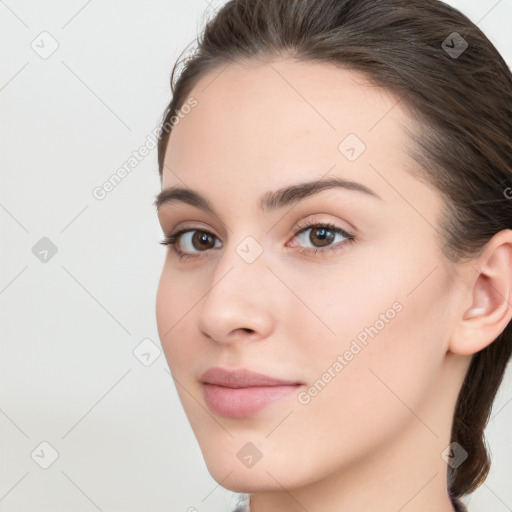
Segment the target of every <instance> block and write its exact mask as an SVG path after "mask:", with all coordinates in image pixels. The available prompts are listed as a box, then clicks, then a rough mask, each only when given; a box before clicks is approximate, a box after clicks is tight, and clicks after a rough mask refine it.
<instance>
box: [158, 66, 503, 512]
mask: <svg viewBox="0 0 512 512" xmlns="http://www.w3.org/2000/svg"><path fill="white" fill-rule="evenodd" d="M219 71H220V73H219ZM191 96H193V97H194V98H196V99H197V102H198V103H197V106H196V107H195V108H193V109H192V110H191V111H190V113H188V114H187V115H186V116H185V117H184V118H183V119H181V120H180V121H179V123H178V124H177V125H176V126H175V127H174V128H173V131H172V135H171V137H170V139H169V144H168V147H167V152H166V157H165V169H164V173H163V181H162V188H166V187H170V186H183V187H189V188H192V189H194V190H195V191H197V192H199V193H200V194H202V195H204V196H205V197H206V198H207V199H208V200H209V201H210V203H211V204H212V205H213V207H214V208H215V210H216V212H217V213H218V217H216V216H214V215H212V214H209V213H205V212H203V211H202V210H200V209H198V208H196V207H193V206H191V205H187V204H183V203H172V204H164V205H162V206H161V207H160V208H159V211H158V216H159V220H160V223H161V226H162V229H163V231H164V233H166V234H170V233H171V232H172V231H175V230H176V229H178V228H184V227H188V226H190V229H192V230H193V229H199V230H201V229H204V230H207V231H208V232H210V233H212V234H213V235H214V238H213V240H216V242H215V244H213V243H212V245H211V247H212V248H210V249H207V250H206V251H205V250H204V249H202V248H201V246H200V245H199V244H198V243H196V244H195V245H194V244H193V243H192V242H191V241H190V237H188V238H187V240H188V241H184V240H182V247H181V248H182V250H184V251H187V252H189V253H195V254H199V256H198V257H196V258H191V259H188V260H180V259H179V258H178V256H177V255H176V253H175V252H174V251H173V247H172V246H169V247H168V248H167V251H168V252H167V255H166V259H165V263H164V267H163V271H162V275H161V280H160V284H159V288H158V293H157V305H156V306H157V323H158V330H159V334H160V339H161V342H162V347H163V349H164V351H165V356H166V358H167V362H168V365H169V368H170V370H171V373H172V376H173V378H174V379H175V382H176V386H177V391H178V393H179V396H180V399H181V402H182V404H183V407H184V410H185V412H186V414H187V417H188V418H189V421H190V425H191V427H192V429H193V431H194V434H195V436H196V437H197V440H198V442H199V445H200V447H201V450H202V453H203V456H204V459H205V462H206V465H207V467H208V470H209V472H210V473H211V475H212V476H213V478H214V479H215V480H216V481H218V482H219V483H221V485H222V486H224V487H226V488H227V489H231V490H234V491H238V492H248V493H251V512H264V511H266V512H268V511H279V512H295V511H304V510H307V511H308V512H320V511H321V512H335V511H336V512H337V511H340V510H346V511H350V512H363V511H365V512H366V511H369V510H379V511H380V512H387V511H390V512H391V511H393V512H396V511H398V510H400V511H401V512H412V511H415V512H423V511H425V512H426V511H435V512H448V511H451V510H453V509H452V506H451V503H450V500H449V497H448V494H447V486H446V472H447V464H446V462H445V461H444V460H443V458H442V457H441V453H442V452H443V451H444V450H445V448H446V447H447V446H448V445H449V444H450V430H451V420H452V415H453V411H454V408H455V404H456V399H457V396H458V393H459V390H460V387H461V384H462V382H463V379H464V376H465V373H466V371H467V368H468V366H469V363H470V360H471V355H472V354H474V353H476V352H478V351H479V350H481V349H482V348H485V346H487V345H488V344H489V343H491V342H492V341H493V340H494V339H495V338H496V337H497V336H498V334H499V333H500V332H501V331H502V330H503V329H504V328H505V326H506V325H507V323H508V321H509V320H510V317H511V316H512V311H511V307H510V304H509V303H508V301H507V298H508V297H509V290H510V288H511V282H510V281H511V280H510V275H511V272H510V268H511V264H510V262H511V242H512V236H511V232H510V231H508V230H507V231H504V232H501V233H499V234H497V235H496V236H495V237H494V238H493V239H492V240H491V241H490V242H489V244H487V246H486V250H485V251H484V252H483V253H482V254H481V255H480V256H479V257H478V258H477V259H473V260H470V261H467V262H465V263H457V264H456V263H454V262H451V261H449V260H448V259H447V258H446V257H445V255H444V254H443V252H442V250H441V244H440V241H439V240H440V239H439V223H440V219H441V217H440V215H441V208H442V206H443V200H442V198H441V195H440V193H439V192H438V191H437V189H435V188H434V187H432V186H429V185H428V184H427V183H426V182H424V181H420V180H419V179H417V178H415V177H414V176H413V174H412V173H411V172H409V171H410V170H414V169H415V167H414V166H415V163H414V162H413V161H412V159H411V158H409V157H408V155H407V153H406V148H407V147H408V144H409V141H408V139H407V137H406V134H405V132H404V130H403V126H402V123H407V124H408V125H409V126H411V125H413V123H414V121H413V120H412V118H411V117H410V116H409V114H408V111H407V109H406V108H405V107H404V106H403V105H402V104H401V103H399V102H398V103H397V98H395V97H394V96H393V95H392V94H391V93H390V92H388V91H385V90H383V89H380V88H377V87H375V86H374V85H371V84H369V83H368V82H367V81H366V80H365V78H364V76H363V75H361V74H359V73H356V72H354V71H349V70H345V69H342V68H339V67H334V66H331V65H328V64H325V63H313V62H309V63H304V62H303V63H299V62H296V61H293V60H291V59H276V60H272V61H247V62H245V63H237V64H230V65H229V66H228V67H226V68H224V69H223V70H216V71H215V72H211V73H210V74H208V75H205V76H204V77H203V78H202V79H201V80H200V81H199V82H198V84H196V86H195V87H194V88H193V90H192V91H191ZM350 133H352V134H356V135H357V137H358V138H359V139H360V140H361V141H363V142H364V144H365V146H366V149H365V151H364V152H363V153H362V154H361V155H360V156H359V157H358V158H357V159H356V160H355V161H349V160H348V159H347V158H346V157H345V156H344V154H342V152H340V151H339V149H338V146H339V144H340V142H341V141H342V140H343V139H344V138H345V137H346V136H347V135H348V134H350ZM331 176H337V177H340V178H344V179H349V180H353V181H357V182H359V183H361V184H363V185H365V186H367V187H369V188H370V189H372V190H373V191H374V192H375V193H376V194H378V196H379V197H380V199H379V198H376V197H373V196H371V195H368V194H364V193H362V192H359V191H354V190H346V189H342V188H337V189H331V190H324V191H322V192H320V193H318V194H316V195H313V196H310V197H308V198H305V199H302V200H300V201H299V202H298V203H296V204H293V205H288V206H286V207H284V208H281V209H279V210H275V211H269V212H266V213H261V212H260V211H259V209H258V206H257V205H258V201H259V199H260V197H261V196H263V195H264V194H265V193H266V192H268V191H273V190H277V189H279V188H281V187H285V186H287V185H291V184H295V183H297V182H301V181H307V180H313V179H315V180H316V179H320V178H326V177H331ZM305 220H314V221H315V222H318V223H319V224H321V223H323V222H330V223H333V224H335V225H336V226H339V227H341V228H343V229H345V230H347V231H349V232H351V233H353V234H354V237H355V238H354V241H353V242H351V243H348V244H347V243H345V245H342V243H344V240H345V239H344V238H343V237H341V236H340V235H336V238H335V240H334V241H333V242H332V243H331V246H336V245H337V246H338V249H339V250H336V251H332V252H328V253H324V254H322V253H317V254H315V253H310V254H302V253H300V252H299V251H298V250H297V249H298V248H301V247H302V248H305V249H306V250H307V249H308V248H309V249H314V248H315V244H316V247H322V245H321V242H319V239H318V237H315V230H314V229H309V231H306V232H305V233H304V234H303V235H301V236H300V237H299V236H296V235H295V233H296V232H297V224H298V223H299V222H300V223H302V222H303V221H305ZM247 236H251V237H253V238H254V239H255V240H257V242H258V243H259V244H260V246H261V249H262V251H263V252H262V254H261V255H260V256H259V257H258V258H256V259H255V261H253V262H252V263H247V262H246V261H245V260H244V259H242V257H241V256H240V255H239V253H237V251H236V249H237V246H239V245H240V244H241V242H242V241H243V240H244V239H245V238H246V237H247ZM251 247H253V246H251ZM251 250H254V249H251ZM201 251H202V252H201ZM397 303H399V304H400V305H401V310H400V311H399V312H396V314H395V315H394V317H393V318H392V319H391V320H389V319H388V322H386V323H385V325H384V327H383V328H382V329H379V330H378V333H377V334H376V335H375V336H374V337H373V338H369V339H368V342H367V345H366V346H363V345H362V344H360V345H361V346H363V348H362V350H360V351H359V352H358V353H357V355H355V356H354V357H353V358H352V360H350V361H348V362H347V364H346V366H344V368H343V370H342V371H339V372H338V373H336V372H335V371H333V370H332V367H333V363H334V362H335V361H336V360H337V357H338V355H343V354H344V353H345V352H346V351H347V350H348V349H349V348H350V346H351V343H352V341H353V340H354V339H355V338H356V337H357V335H358V334H360V333H361V332H362V331H364V329H365V328H367V327H369V326H372V325H376V321H377V320H379V318H382V317H381V315H382V314H384V315H386V311H389V309H390V308H391V309H393V308H392V305H393V304H395V306H396V304H397ZM379 325H380V324H379ZM212 366H221V367H224V368H229V369H233V368H249V369H251V370H253V371H256V372H260V373H264V374H267V375H270V376H273V377H276V378H281V379H285V380H293V381H299V382H301V383H303V386H302V387H301V388H300V390H301V391H302V392H303V395H302V396H303V397H304V396H305V395H304V392H307V390H308V389H310V388H311V386H313V385H314V383H315V381H318V379H321V378H322V375H324V374H325V373H326V371H327V369H328V368H331V377H332V375H335V377H332V378H331V379H330V381H329V382H328V383H327V384H326V385H325V387H324V388H323V389H322V390H321V391H320V392H318V393H317V394H316V395H315V396H310V400H309V402H308V403H301V402H300V401H299V399H298V393H292V394H290V395H288V396H287V397H285V398H283V399H281V400H279V401H277V402H274V403H272V404H270V405H269V406H267V407H266V408H265V409H264V410H263V411H261V412H259V413H257V414H255V415H253V416H250V417H246V418H242V419H234V418H226V417H222V416H219V415H216V414H215V413H213V412H212V411H210V410H209V409H208V407H207V405H206V402H205V400H204V397H203V393H202V387H201V383H200V382H199V377H200V375H201V374H202V373H203V372H204V371H205V370H206V369H208V368H210V367H212ZM325 379H326V380H327V377H325ZM249 442H250V443H252V444H253V445H254V446H256V447H257V448H258V449H259V451H260V452H261V454H262V457H261V459H260V460H259V461H258V462H257V463H256V464H255V465H253V466H252V467H250V468H248V467H246V466H245V465H244V464H242V463H241V461H240V460H239V458H238V457H237V452H238V451H239V450H240V449H241V448H242V447H243V446H244V445H245V444H246V443H249ZM370 482H371V484H370V485H369V483H370Z"/></svg>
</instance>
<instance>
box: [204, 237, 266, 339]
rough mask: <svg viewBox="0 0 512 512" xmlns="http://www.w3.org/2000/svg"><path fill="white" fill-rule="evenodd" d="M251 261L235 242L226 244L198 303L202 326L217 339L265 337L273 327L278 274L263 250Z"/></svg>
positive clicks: (209, 334) (209, 335) (211, 336)
mask: <svg viewBox="0 0 512 512" xmlns="http://www.w3.org/2000/svg"><path fill="white" fill-rule="evenodd" d="M248 261H250V260H246V259H244V258H243V257H242V256H240V253H239V252H237V251H236V247H235V246H231V247H229V246H226V247H225V248H224V249H223V253H222V256H220V259H219V261H218V264H217V266H216V267H215V271H213V272H212V273H211V281H210V282H209V283H208V290H207V292H206V295H205V296H204V298H203V300H202V301H201V302H200V304H199V306H198V307H199V311H200V313H199V317H198V322H199V329H200V330H201V331H202V332H203V333H204V334H205V335H207V336H208V337H209V338H212V339H213V340H215V341H216V342H217V343H222V344H230V343H234V342H236V341H240V340H247V341H255V340H258V339H264V338H266V337H267V336H269V335H270V334H271V332H272V329H273V328H274V318H275V317H274V315H275V308H274V307H273V300H272V297H275V296H276V295H275V293H274V294H273V291H272V287H273V286H274V287H275V286H276V282H275V281H276V280H275V277H274V276H273V275H272V272H271V271H270V270H269V269H268V267H267V265H266V260H265V258H264V253H263V254H261V255H260V256H259V257H258V258H257V259H256V260H254V261H252V262H248ZM273 277H274V282H273V283H272V278H273Z"/></svg>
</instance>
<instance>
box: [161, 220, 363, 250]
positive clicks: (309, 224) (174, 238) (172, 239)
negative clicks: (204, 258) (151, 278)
mask: <svg viewBox="0 0 512 512" xmlns="http://www.w3.org/2000/svg"><path fill="white" fill-rule="evenodd" d="M312 228H327V229H328V230H329V231H332V232H334V233H335V234H339V235H342V236H343V237H345V238H346V239H347V240H345V241H343V242H340V243H338V244H336V245H329V246H327V247H326V248H325V249H320V248H316V249H304V248H300V247H299V248H297V252H299V253H301V254H311V253H315V254H316V253H327V252H332V251H339V250H342V249H344V248H345V246H346V245H348V244H350V243H352V242H353V241H354V235H353V234H352V233H349V232H348V231H345V230H344V229H342V228H340V227H338V226H336V225H335V224H331V223H329V222H324V223H321V222H314V221H305V222H304V223H303V224H300V225H298V226H297V230H296V231H295V233H294V235H293V238H295V237H296V236H298V235H300V234H301V233H302V232H304V231H307V230H308V229H312ZM189 231H200V232H202V233H206V234H208V235H210V236H213V237H215V238H217V237H216V236H215V235H214V234H213V233H211V232H210V231H208V230H206V229H203V228H199V227H193V226H191V227H187V228H183V229H180V230H178V231H176V232H174V233H171V234H170V235H169V236H166V237H165V238H164V239H163V240H162V241H161V242H159V243H160V244H162V245H169V246H172V249H173V251H174V252H175V253H176V254H177V255H178V257H179V258H180V259H187V258H197V257H198V256H201V255H202V254H201V253H204V252H207V251H201V252H200V253H195V254H188V253H186V252H183V251H181V250H180V249H178V244H177V242H179V240H180V238H181V236H182V235H184V234H185V233H188V232H189Z"/></svg>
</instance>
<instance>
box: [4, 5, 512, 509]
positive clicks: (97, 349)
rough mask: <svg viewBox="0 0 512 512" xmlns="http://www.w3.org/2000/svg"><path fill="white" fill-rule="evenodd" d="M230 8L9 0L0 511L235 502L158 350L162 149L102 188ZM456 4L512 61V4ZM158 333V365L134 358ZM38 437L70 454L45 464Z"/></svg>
mask: <svg viewBox="0 0 512 512" xmlns="http://www.w3.org/2000/svg"><path fill="white" fill-rule="evenodd" d="M222 3H223V2H215V4H209V3H208V2H207V1H206V0H195V1H192V0H186V1H185V0H182V1H176V0H173V1H163V0H161V1H158V0H152V1H148V0H146V1H142V0H136V1H135V0H131V1H129V0H123V1H120V0H119V1H112V0H108V1H107V0H103V1H100V0H89V1H85V0H73V1H70V0H66V1H55V0H53V1H42V0H31V1H28V0H17V1H16V0H4V1H0V38H1V39H0V48H1V51H2V65H1V68H0V101H1V118H2V122H1V124H0V130H1V161H0V165H1V167H0V168H1V189H0V190H1V193H0V206H1V207H0V222H1V228H2V229H1V237H2V245H1V247H2V249H1V252H0V254H1V267H0V268H1V270H0V308H1V324H0V325H1V346H0V348H1V353H0V364H1V366H0V393H1V395H0V398H1V402H0V433H1V435H0V443H1V444H0V447H1V454H0V510H1V511H5V512H14V511H32V510H33V511H52V512H56V511H69V510H73V511H84V512H87V511H95V510H101V511H104V512H107V511H171V512H186V511H192V510H193V509H192V508H190V507H194V508H195V510H197V511H198V512H214V511H215V512H218V511H222V510H225V509H226V507H227V506H229V503H230V499H231V497H232V493H230V492H229V491H225V490H223V489H222V488H220V487H219V486H218V485H217V483H216V482H215V481H214V480H213V479H212V478H211V477H210V476H209V474H208V472H207V470H206V467H205V465H204V462H203V459H202V457H201V453H200V450H199V447H198V445H197V443H196V440H195V438H194V436H193V434H192V431H191V429H190V427H189V424H188V421H187V419H186V417H185V415H184V412H183V411H182V408H181V405H180V403H179V399H178V397H177V394H176V391H175V388H174V385H173V381H172V379H171V377H170V374H169V372H168V368H167V364H166V361H165V358H164V356H163V353H162V354H160V355H159V356H158V349H159V348H160V342H159V340H158V334H157V330H156V321H155V294H156V288H157V284H158V278H159V274H160V270H161V267H162V264H163V259H164V252H165V250H164V248H163V247H162V246H160V245H158V243H157V242H158V241H159V240H160V238H161V233H160V228H159V225H158V223H157V219H156V214H155V212H154V209H153V206H152V201H153V199H154V195H155V194H156V193H157V192H158V190H159V180H158V173H157V160H156V150H154V149H152V150H151V151H150V153H149V155H148V156H147V157H146V158H145V159H143V160H142V161H141V162H140V163H138V165H137V166H136V167H135V168H133V170H132V171H131V173H130V174H128V175H127V176H126V178H125V179H124V180H123V181H122V182H121V183H120V184H119V185H118V186H117V187H116V188H115V189H114V190H112V191H111V192H110V193H108V194H107V196H106V197H105V198H104V199H103V200H98V199H96V198H95V197H94V196H93V194H92V191H93V189H94V188H95V187H97V186H101V185H102V184H103V183H104V182H105V181H106V180H107V179H108V178H109V177H110V176H111V175H112V174H113V173H114V172H115V171H116V170H117V169H118V168H119V167H120V166H122V165H123V164H124V163H125V162H126V161H127V160H128V158H129V157H130V156H131V154H132V152H133V151H135V150H137V149H138V148H140V147H141V146H143V145H144V144H145V143H146V141H147V140H148V139H147V137H148V136H149V135H150V134H151V132H152V131H153V130H154V128H155V127H156V126H157V125H158V122H159V120H160V118H161V114H162V112H163V109H164V107H165V106H166V104H167V102H168V101H169V99H170V90H169V76H170V71H171V67H172V64H173V63H174V61H175V59H176V58H177V56H178V55H179V53H180V52H181V50H182V49H184V48H185V46H186V45H187V44H188V43H189V42H190V41H192V39H193V38H194V37H195V35H196V34H197V32H198V31H199V29H200V27H201V26H202V23H203V20H204V17H205V16H209V15H210V14H212V13H213V11H214V10H215V9H216V8H218V6H219V5H221V4H222ZM449 3H450V4H452V5H454V6H455V7H457V8H459V9H460V10H462V11H463V12H464V13H466V14H467V15H468V16H469V17H470V18H471V19H472V20H473V21H474V22H478V25H479V26H480V28H481V29H482V30H484V32H485V33H486V34H487V35H488V36H489V37H490V39H491V40H492V41H493V43H494V44H495V45H496V47H497V48H498V50H500V51H501V52H502V54H503V55H504V57H505V59H506V60H507V62H509V64H510V63H512V39H511V35H510V26H511V25H512V0H501V1H499V2H498V1H497V0H489V1H482V0H473V1H450V2H449ZM45 31H46V32H48V33H49V34H50V36H48V35H42V36H41V35H40V34H41V33H42V32H45ZM52 40H55V41H56V43H54V42H53V41H52ZM52 44H58V48H57V50H56V51H55V52H54V53H53V54H52V55H50V56H48V57H47V58H42V56H40V55H41V54H43V56H44V57H46V55H44V52H48V51H49V50H50V49H51V45H52ZM31 45H32V46H31ZM33 47H34V49H33ZM42 237H47V238H49V239H50V240H51V241H52V243H53V244H54V245H55V246H56V247H57V250H58V252H57V253H56V254H55V255H54V256H53V257H50V256H51V253H49V254H48V255H47V256H46V258H47V261H46V262H43V261H40V259H38V257H36V255H35V254H33V252H32V248H33V246H34V245H35V244H36V243H37V242H38V241H39V240H40V239H41V238H42ZM43 249H44V248H43ZM43 249H40V250H43ZM44 257H45V253H44V252H42V253H40V254H39V258H44ZM147 339H149V340H151V341H146V342H145V343H147V344H148V345H143V348H144V350H142V352H146V351H147V350H146V349H147V347H153V348H151V350H150V353H151V354H152V355H151V356H144V357H146V359H147V358H148V357H150V361H153V362H152V364H150V365H149V366H145V365H144V364H143V363H142V362H141V361H140V360H139V359H138V358H136V357H135V355H134V353H133V351H134V349H135V348H136V347H137V346H138V345H139V344H140V343H141V342H142V341H143V340H147ZM157 356H158V357H157ZM144 357H142V359H143V360H144ZM148 362H149V361H148ZM510 401H512V378H511V374H510V371H509V372H508V374H507V377H506V382H505V383H504V384H503V386H502V388H501V390H500V393H499V395H498V398H497V401H496V403H495V407H494V412H493V420H492V421H491V422H490V424H489V426H488V428H487V438H488V442H489V446H490V448H491V451H492V454H493V466H492V470H491V474H490V476H489V477H488V479H487V481H486V483H485V484H484V485H483V486H482V487H481V488H480V489H479V490H478V491H477V492H475V493H474V494H473V495H472V496H471V497H469V498H467V499H466V500H465V501H466V503H468V504H469V510H470V512H490V511H492V512H505V511H507V510H512V487H511V486H510V473H511V471H512V463H511V460H512V442H511V441H510V438H509V437H508V436H507V434H508V433H509V432H510V431H511V426H512V403H509V402H510ZM507 404H508V405H507ZM494 417H495V418H494ZM42 442H47V443H49V444H50V445H51V446H52V447H53V448H54V449H55V450H56V451H57V452H58V457H57V459H56V460H55V462H53V464H51V465H50V466H49V467H48V468H47V469H43V468H42V467H40V465H41V464H43V465H44V464H45V463H46V464H48V463H49V462H51V449H50V448H48V447H47V446H46V445H41V443H42ZM411 457H414V453H411Z"/></svg>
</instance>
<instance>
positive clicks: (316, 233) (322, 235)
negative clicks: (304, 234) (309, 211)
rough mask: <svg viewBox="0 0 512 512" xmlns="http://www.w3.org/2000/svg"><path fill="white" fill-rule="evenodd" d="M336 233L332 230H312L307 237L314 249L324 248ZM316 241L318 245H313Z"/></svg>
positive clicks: (323, 228)
mask: <svg viewBox="0 0 512 512" xmlns="http://www.w3.org/2000/svg"><path fill="white" fill-rule="evenodd" d="M335 236H336V233H335V232H334V231H333V230H332V229H326V228H325V227H320V228H312V229H311V233H310V235H309V240H310V242H311V243H312V244H313V245H314V246H315V247H324V246H326V245H329V244H330V243H331V242H332V241H333V240H334V238H335ZM316 241H318V243H315V242H316Z"/></svg>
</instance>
